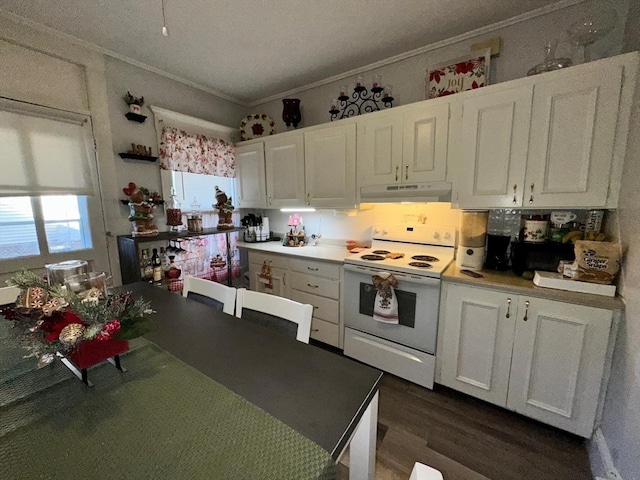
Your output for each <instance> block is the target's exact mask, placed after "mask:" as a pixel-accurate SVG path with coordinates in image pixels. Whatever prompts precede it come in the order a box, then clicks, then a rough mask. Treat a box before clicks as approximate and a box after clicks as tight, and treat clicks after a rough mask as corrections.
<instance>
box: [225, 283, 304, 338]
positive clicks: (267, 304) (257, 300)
mask: <svg viewBox="0 0 640 480" xmlns="http://www.w3.org/2000/svg"><path fill="white" fill-rule="evenodd" d="M243 309H250V310H255V311H258V312H263V313H266V314H269V315H272V316H274V317H280V318H284V319H285V320H289V321H290V322H294V323H296V324H297V325H298V332H297V334H296V339H297V340H298V341H300V342H304V343H309V336H310V335H311V317H312V315H313V306H312V305H309V304H304V303H299V302H295V301H293V300H289V299H288V298H282V297H278V296H276V295H269V294H266V293H261V292H254V291H252V290H247V289H246V288H239V289H238V291H237V296H236V317H240V318H242V310H243Z"/></svg>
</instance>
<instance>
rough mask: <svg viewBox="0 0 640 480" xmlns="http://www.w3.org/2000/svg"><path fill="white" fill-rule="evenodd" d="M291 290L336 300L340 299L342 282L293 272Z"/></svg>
mask: <svg viewBox="0 0 640 480" xmlns="http://www.w3.org/2000/svg"><path fill="white" fill-rule="evenodd" d="M291 288H293V289H296V290H300V291H302V292H307V293H312V294H314V295H320V296H322V297H328V298H335V299H336V300H338V299H339V298H340V282H339V281H337V280H331V279H328V278H322V277H315V276H313V275H305V274H303V273H298V272H291Z"/></svg>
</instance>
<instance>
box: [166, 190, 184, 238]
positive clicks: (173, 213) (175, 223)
mask: <svg viewBox="0 0 640 480" xmlns="http://www.w3.org/2000/svg"><path fill="white" fill-rule="evenodd" d="M166 215H167V225H168V226H170V227H171V231H172V232H177V231H178V227H179V226H180V225H182V210H181V209H180V202H179V201H178V197H177V196H176V191H175V189H174V188H173V187H171V195H170V196H169V201H168V202H167V209H166Z"/></svg>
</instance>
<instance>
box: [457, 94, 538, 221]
mask: <svg viewBox="0 0 640 480" xmlns="http://www.w3.org/2000/svg"><path fill="white" fill-rule="evenodd" d="M532 95H533V86H531V85H528V86H524V87H519V88H512V89H509V90H499V91H496V92H494V93H490V94H482V92H479V93H477V94H476V93H475V92H474V94H472V95H470V96H469V97H468V98H465V100H464V101H463V110H462V132H461V138H460V141H461V143H462V144H461V145H460V152H459V156H458V158H457V159H456V165H455V170H456V174H455V176H456V179H455V180H454V185H457V187H456V189H457V194H458V207H459V208H490V207H495V208H502V207H513V206H515V205H522V195H523V194H522V192H523V187H524V185H523V184H524V175H525V165H526V160H527V146H528V138H529V125H530V119H531V98H532Z"/></svg>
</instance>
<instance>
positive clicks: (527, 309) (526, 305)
mask: <svg viewBox="0 0 640 480" xmlns="http://www.w3.org/2000/svg"><path fill="white" fill-rule="evenodd" d="M524 306H525V307H526V308H525V309H524V317H523V318H522V320H524V321H525V322H526V321H527V320H529V300H527V301H526V302H524Z"/></svg>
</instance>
